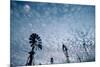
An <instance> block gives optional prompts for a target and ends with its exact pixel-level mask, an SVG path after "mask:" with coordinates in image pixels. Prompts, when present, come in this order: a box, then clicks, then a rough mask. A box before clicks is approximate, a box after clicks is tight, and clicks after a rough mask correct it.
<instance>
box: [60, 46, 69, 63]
mask: <svg viewBox="0 0 100 67" xmlns="http://www.w3.org/2000/svg"><path fill="white" fill-rule="evenodd" d="M62 50H63V52H64V54H65V56H66V59H67V63H70V60H69V55H68V49H67V47H66V46H65V45H64V44H63V45H62Z"/></svg>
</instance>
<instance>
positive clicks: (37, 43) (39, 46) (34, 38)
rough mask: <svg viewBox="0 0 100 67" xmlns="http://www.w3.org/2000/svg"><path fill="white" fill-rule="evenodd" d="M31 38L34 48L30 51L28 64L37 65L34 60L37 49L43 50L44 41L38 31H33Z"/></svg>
mask: <svg viewBox="0 0 100 67" xmlns="http://www.w3.org/2000/svg"><path fill="white" fill-rule="evenodd" d="M29 40H30V41H29V43H30V44H31V47H32V50H31V51H30V52H29V57H28V59H27V63H26V65H35V63H34V61H33V60H34V54H35V50H37V49H41V50H42V41H41V39H40V36H39V35H38V34H36V33H33V34H32V35H30V38H29Z"/></svg>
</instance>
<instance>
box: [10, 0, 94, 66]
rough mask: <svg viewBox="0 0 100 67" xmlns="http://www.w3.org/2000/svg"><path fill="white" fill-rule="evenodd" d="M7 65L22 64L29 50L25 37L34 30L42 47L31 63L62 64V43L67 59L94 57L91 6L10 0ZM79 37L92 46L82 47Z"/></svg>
mask: <svg viewBox="0 0 100 67" xmlns="http://www.w3.org/2000/svg"><path fill="white" fill-rule="evenodd" d="M10 10H11V11H10V16H11V24H10V27H11V31H10V33H11V48H10V49H11V64H13V65H25V64H26V61H27V58H28V52H29V51H30V50H31V47H30V44H29V36H30V35H31V34H32V33H37V34H38V35H39V36H40V38H41V39H42V46H43V49H42V50H37V51H36V54H35V64H36V65H38V64H40V63H41V64H50V58H51V57H53V58H54V63H66V57H65V55H64V53H63V51H62V44H65V45H66V46H67V47H68V49H69V52H68V53H69V56H70V57H69V59H70V62H79V60H78V59H77V55H78V56H79V57H81V59H82V61H83V62H84V61H87V60H86V59H87V58H94V57H95V6H92V5H91V6H90V5H78V4H60V3H58V4H56V3H41V2H25V1H23V2H22V1H12V2H11V9H10ZM82 38H85V41H91V42H92V43H93V45H92V46H91V47H88V46H89V43H87V48H88V52H89V55H90V56H89V57H87V56H86V53H85V52H84V49H83V48H82V40H83V39H82Z"/></svg>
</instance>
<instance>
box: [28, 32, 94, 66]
mask: <svg viewBox="0 0 100 67" xmlns="http://www.w3.org/2000/svg"><path fill="white" fill-rule="evenodd" d="M78 35H79V37H81V39H82V41H81V43H82V44H80V45H81V46H83V49H84V51H85V53H86V54H87V56H88V57H89V56H90V55H89V53H88V51H87V49H88V48H89V47H91V46H92V45H93V44H94V43H93V42H92V41H91V40H90V39H88V41H85V38H86V37H87V33H86V34H84V32H81V33H80V34H78ZM29 40H30V41H29V43H30V44H31V48H32V49H31V51H30V52H29V53H28V54H29V57H28V59H27V62H26V65H35V63H34V55H35V54H36V52H35V50H39V49H40V50H42V47H43V46H42V40H41V38H40V36H39V35H38V34H36V33H33V34H32V35H30V38H29ZM78 40H79V39H77V38H76V41H75V42H77V41H78ZM79 41H80V40H79ZM70 42H72V41H70ZM75 42H73V44H75ZM87 42H89V44H90V45H89V46H88V47H87V45H88V44H87ZM94 48H95V47H94ZM62 51H63V53H64V55H65V57H66V63H70V61H71V60H70V59H69V47H67V46H66V44H64V43H62ZM77 58H78V60H79V62H82V58H81V57H80V56H79V55H78V54H77ZM87 61H95V57H94V58H92V59H87ZM50 63H51V64H53V63H54V58H53V57H51V58H50ZM39 65H41V63H40V64H39Z"/></svg>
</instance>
